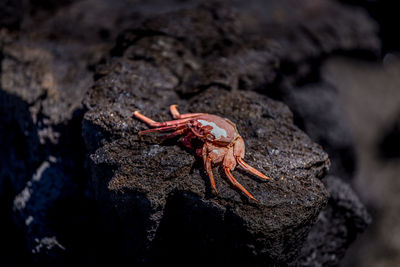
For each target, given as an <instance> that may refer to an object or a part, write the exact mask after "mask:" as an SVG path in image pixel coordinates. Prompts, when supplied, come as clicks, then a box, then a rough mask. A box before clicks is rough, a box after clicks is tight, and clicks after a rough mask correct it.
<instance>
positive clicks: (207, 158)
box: [203, 148, 218, 194]
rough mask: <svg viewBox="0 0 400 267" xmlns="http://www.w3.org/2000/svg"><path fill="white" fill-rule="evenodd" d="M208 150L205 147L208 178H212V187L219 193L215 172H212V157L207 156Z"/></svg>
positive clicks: (204, 155) (204, 154)
mask: <svg viewBox="0 0 400 267" xmlns="http://www.w3.org/2000/svg"><path fill="white" fill-rule="evenodd" d="M206 150H207V149H205V148H203V161H204V167H205V168H206V171H207V174H208V178H209V179H210V183H211V187H212V188H213V189H214V191H215V193H217V194H218V190H217V187H216V186H215V180H214V174H213V172H212V167H211V159H210V158H209V157H208V156H207V152H206Z"/></svg>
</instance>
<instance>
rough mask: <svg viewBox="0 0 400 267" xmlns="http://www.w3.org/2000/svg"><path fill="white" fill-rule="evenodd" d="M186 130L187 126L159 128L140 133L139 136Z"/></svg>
mask: <svg viewBox="0 0 400 267" xmlns="http://www.w3.org/2000/svg"><path fill="white" fill-rule="evenodd" d="M184 128H186V125H172V126H165V127H159V128H153V129H148V130H144V131H140V132H139V135H142V134H149V133H155V132H168V131H171V130H180V129H184Z"/></svg>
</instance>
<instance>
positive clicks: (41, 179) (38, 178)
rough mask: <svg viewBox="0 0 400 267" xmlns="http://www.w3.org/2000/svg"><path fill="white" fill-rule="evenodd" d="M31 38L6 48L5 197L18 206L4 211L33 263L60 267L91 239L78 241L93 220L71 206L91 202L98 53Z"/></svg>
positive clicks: (6, 42) (0, 179)
mask: <svg viewBox="0 0 400 267" xmlns="http://www.w3.org/2000/svg"><path fill="white" fill-rule="evenodd" d="M32 34H33V33H32ZM33 35H34V37H28V36H25V35H22V34H13V35H11V34H10V35H8V36H7V38H5V39H3V40H2V42H0V43H1V47H0V49H1V52H0V53H1V57H0V65H1V72H0V80H1V85H0V125H1V126H0V140H1V141H0V148H1V151H0V163H1V166H2V168H1V171H0V197H1V198H3V195H7V198H12V199H13V200H12V201H9V202H7V206H5V207H4V208H5V209H6V210H7V211H6V212H7V213H8V212H9V213H12V219H13V221H14V223H15V225H16V226H17V228H18V231H20V232H21V233H23V234H24V240H23V242H21V245H25V247H26V249H27V251H28V253H29V254H31V255H32V260H33V261H34V262H36V263H38V264H39V265H42V264H52V265H54V264H60V263H61V262H63V261H64V260H65V255H72V254H74V253H79V252H77V251H79V250H80V249H82V248H83V247H82V246H81V245H79V244H84V243H85V242H86V241H85V240H86V238H83V239H82V237H81V236H80V237H79V238H78V236H77V235H79V233H82V231H83V230H82V229H83V226H84V225H85V223H87V221H88V220H91V218H90V216H87V215H88V214H89V213H88V212H87V211H84V210H85V208H82V209H81V208H76V209H72V208H71V206H68V205H65V203H67V202H70V203H71V204H72V203H74V201H78V200H79V201H78V202H80V203H82V206H81V207H86V206H87V205H89V202H90V201H89V200H88V199H87V197H86V196H85V195H84V192H85V191H84V190H85V187H86V184H87V181H88V179H87V176H86V172H85V170H84V158H85V151H84V146H83V144H82V138H81V119H82V114H83V112H82V99H83V96H84V95H85V92H86V90H87V88H88V87H89V86H90V84H91V83H92V73H91V72H90V71H89V70H88V58H91V55H92V54H93V53H95V52H94V51H97V50H96V49H93V47H91V46H87V45H86V44H84V43H79V42H69V41H68V40H62V41H54V40H49V39H48V38H47V36H40V35H39V34H37V35H35V34H33ZM85 216H87V217H85ZM72 218H74V219H72ZM74 220H81V223H82V224H80V223H77V224H75V226H76V229H75V230H74V231H72V230H71V229H70V228H68V227H62V225H63V223H64V222H67V221H69V222H72V221H74ZM60 222H62V223H60ZM71 225H74V224H73V223H71ZM85 227H86V226H85ZM86 232H87V231H86ZM10 238H14V237H10ZM78 240H79V242H77V241H78ZM82 241H83V243H82ZM74 242H75V243H74ZM86 248H89V246H88V247H86ZM66 251H68V252H66ZM21 253H24V252H23V250H22V249H21Z"/></svg>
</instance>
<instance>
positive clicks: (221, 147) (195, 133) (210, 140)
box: [133, 105, 270, 201]
mask: <svg viewBox="0 0 400 267" xmlns="http://www.w3.org/2000/svg"><path fill="white" fill-rule="evenodd" d="M170 110H171V114H172V116H173V117H174V119H175V120H172V121H165V122H156V121H153V120H152V119H150V118H148V117H146V116H144V115H142V114H140V113H139V112H138V111H135V112H134V113H133V114H134V115H135V116H136V117H137V118H138V119H140V120H142V121H143V122H145V123H146V124H148V125H149V126H151V127H157V128H154V129H149V130H145V131H141V132H139V135H142V134H148V133H154V132H170V131H172V133H170V134H167V135H166V136H164V137H165V138H172V137H175V136H179V135H184V136H183V138H182V139H181V141H182V143H183V145H185V146H186V147H188V148H191V149H194V148H193V147H192V140H193V139H198V140H200V141H202V142H203V143H204V144H203V147H202V148H198V149H196V154H197V155H199V156H201V157H203V161H204V166H205V168H206V171H207V173H208V177H209V178H210V183H211V186H212V188H213V189H214V191H215V192H216V193H217V194H218V190H217V187H216V186H215V181H214V175H213V173H212V164H213V163H214V164H218V163H222V165H223V167H224V171H225V174H226V176H227V177H228V180H229V181H230V182H231V183H232V184H233V185H234V186H235V187H236V188H238V189H239V190H241V191H242V192H243V193H245V194H246V195H247V196H248V197H249V198H251V199H253V200H255V201H257V200H256V199H255V198H254V197H253V196H252V195H251V194H250V193H249V192H248V191H247V190H246V189H245V188H244V187H243V186H242V185H241V184H240V183H239V182H238V181H237V180H236V179H235V178H234V177H233V175H232V173H231V171H232V170H234V169H235V167H236V164H239V166H241V167H242V168H243V169H245V170H247V171H249V172H251V173H253V174H255V175H257V176H258V177H260V178H262V179H266V180H269V179H270V178H269V177H267V176H265V175H264V174H262V173H261V172H259V171H257V170H256V169H254V168H253V167H251V166H249V165H248V164H247V163H246V162H244V161H243V157H244V150H245V145H244V141H243V138H242V137H241V136H240V135H239V133H238V131H237V129H236V125H235V124H234V123H233V122H231V121H230V120H228V119H225V118H221V117H219V116H216V115H212V114H207V113H186V114H179V112H178V110H177V105H172V106H170Z"/></svg>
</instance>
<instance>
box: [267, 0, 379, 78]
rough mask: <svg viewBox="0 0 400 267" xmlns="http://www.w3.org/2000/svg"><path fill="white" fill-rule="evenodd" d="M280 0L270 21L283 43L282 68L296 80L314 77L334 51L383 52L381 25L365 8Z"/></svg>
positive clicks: (320, 0)
mask: <svg viewBox="0 0 400 267" xmlns="http://www.w3.org/2000/svg"><path fill="white" fill-rule="evenodd" d="M278 2H281V4H280V8H276V9H275V11H276V12H279V15H276V16H275V17H274V18H275V20H273V21H269V22H267V24H270V25H271V24H272V25H271V26H274V27H270V30H269V33H270V38H273V39H276V40H277V41H278V42H279V44H280V45H281V49H280V51H279V55H280V56H279V57H280V58H281V65H282V71H283V72H284V73H286V75H290V76H291V77H292V78H293V79H294V81H295V82H297V83H299V82H300V83H305V82H307V81H309V79H310V78H314V77H313V76H315V75H316V74H317V73H318V66H319V63H320V61H321V60H323V59H325V58H326V57H327V56H328V55H330V54H332V53H349V52H352V53H353V54H356V55H357V54H363V55H366V56H368V57H374V58H376V57H377V56H378V55H379V54H380V41H379V38H378V27H377V25H376V24H375V23H374V22H373V21H372V20H371V19H370V18H369V17H368V15H367V13H366V12H365V11H364V10H363V9H360V8H354V7H348V6H343V5H340V4H338V3H336V2H334V1H323V0H318V1H313V0H307V1H301V2H299V1H295V0H293V1H292V0H291V1H278ZM294 10H296V11H294ZM282 18H285V19H282ZM310 76H311V77H310Z"/></svg>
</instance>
